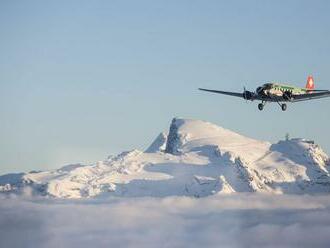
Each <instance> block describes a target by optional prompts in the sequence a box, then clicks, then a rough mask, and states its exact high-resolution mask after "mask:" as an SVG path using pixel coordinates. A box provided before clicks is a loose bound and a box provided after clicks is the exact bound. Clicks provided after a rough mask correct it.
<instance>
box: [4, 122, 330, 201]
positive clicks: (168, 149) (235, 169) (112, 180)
mask: <svg viewBox="0 0 330 248" xmlns="http://www.w3.org/2000/svg"><path fill="white" fill-rule="evenodd" d="M164 151H165V152H164ZM329 170H330V168H329V157H328V156H327V154H325V153H324V152H323V151H322V149H321V148H320V147H319V146H318V145H316V144H314V142H311V141H308V140H304V139H291V140H286V141H280V142H278V143H276V144H270V143H269V142H264V141H259V140H255V139H251V138H248V137H245V136H242V135H240V134H237V133H235V132H233V131H230V130H227V129H224V128H222V127H219V126H216V125H214V124H211V123H208V122H204V121H200V120H188V119H179V118H175V119H173V121H172V123H171V126H170V129H169V134H168V136H166V135H165V134H164V133H163V134H161V135H159V136H158V137H157V138H156V139H155V141H154V142H153V143H152V145H151V146H150V147H149V148H148V149H147V150H146V151H145V152H141V151H138V150H133V151H129V152H123V153H121V154H119V155H117V156H109V158H108V159H106V160H104V161H98V162H96V163H93V164H89V165H83V164H73V165H67V166H64V167H62V168H60V169H58V170H54V171H45V172H30V173H26V174H25V173H20V174H8V175H4V176H0V192H3V193H17V194H21V193H24V192H27V191H28V192H30V191H31V192H32V193H33V194H37V195H47V196H52V197H58V198H84V197H98V196H100V197H104V196H126V197H129V196H134V197H142V196H143V197H144V196H154V197H165V196H172V195H179V196H180V195H185V196H193V197H205V196H208V195H212V194H230V193H233V192H268V193H276V194H281V193H293V194H300V193H320V192H330V174H329Z"/></svg>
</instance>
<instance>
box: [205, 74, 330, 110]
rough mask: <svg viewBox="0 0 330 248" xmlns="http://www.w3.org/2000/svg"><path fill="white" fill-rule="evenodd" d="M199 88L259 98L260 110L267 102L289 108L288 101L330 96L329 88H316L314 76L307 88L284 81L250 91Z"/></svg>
mask: <svg viewBox="0 0 330 248" xmlns="http://www.w3.org/2000/svg"><path fill="white" fill-rule="evenodd" d="M199 90H203V91H208V92H212V93H218V94H223V95H229V96H236V97H241V98H243V99H245V100H249V101H254V100H258V101H261V103H259V104H258V108H259V110H263V109H264V106H265V105H266V103H267V102H276V103H278V105H280V106H281V108H282V110H283V111H285V110H286V109H287V105H286V103H287V102H292V103H293V102H300V101H307V100H313V99H319V98H323V97H330V91H329V90H316V89H315V85H314V79H313V77H312V76H308V78H307V84H306V87H305V88H298V87H294V86H289V85H286V84H282V83H266V84H264V85H262V86H260V87H258V88H257V89H256V91H255V92H252V91H248V90H246V89H245V88H244V91H243V93H236V92H228V91H220V90H209V89H202V88H199Z"/></svg>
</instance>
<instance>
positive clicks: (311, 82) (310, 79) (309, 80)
mask: <svg viewBox="0 0 330 248" xmlns="http://www.w3.org/2000/svg"><path fill="white" fill-rule="evenodd" d="M314 88H315V86H314V79H313V76H311V75H309V76H308V78H307V83H306V89H308V90H314Z"/></svg>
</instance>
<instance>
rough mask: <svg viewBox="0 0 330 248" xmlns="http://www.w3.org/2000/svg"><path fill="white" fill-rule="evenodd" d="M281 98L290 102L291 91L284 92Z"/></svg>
mask: <svg viewBox="0 0 330 248" xmlns="http://www.w3.org/2000/svg"><path fill="white" fill-rule="evenodd" d="M283 98H284V99H285V100H291V99H292V92H291V91H285V92H284V93H283Z"/></svg>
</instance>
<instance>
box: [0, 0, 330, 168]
mask: <svg viewBox="0 0 330 248" xmlns="http://www.w3.org/2000/svg"><path fill="white" fill-rule="evenodd" d="M329 13H330V2H329V1H302V0H297V1H294V0H290V1H284V0H283V1H255V0H253V1H1V3H0V37H1V39H0V166H1V167H0V173H7V172H14V171H28V170H32V169H41V170H46V169H51V168H57V167H59V166H61V165H64V164H67V163H75V162H80V161H95V160H102V159H104V158H105V157H107V155H109V154H115V153H118V152H121V151H123V150H130V149H133V148H138V149H144V148H146V147H147V146H148V145H149V144H150V143H151V142H152V140H153V139H154V138H155V137H156V136H157V135H158V133H159V132H161V131H163V130H166V129H167V128H168V126H169V124H170V121H171V119H172V118H173V117H175V116H180V117H186V118H194V119H203V120H207V121H210V122H214V123H216V124H218V125H220V126H223V127H226V128H229V129H232V130H234V131H238V132H240V133H242V134H245V135H247V136H251V137H254V138H258V139H263V140H269V141H271V142H276V141H278V140H279V139H283V138H284V136H285V133H287V132H288V133H289V134H290V136H291V137H304V138H311V139H314V140H315V141H316V142H317V143H319V144H320V145H321V146H322V147H323V148H324V149H325V150H326V151H327V152H330V134H329V122H330V110H329V109H330V99H325V100H318V101H314V102H304V103H297V104H293V105H289V106H288V111H287V112H285V113H283V112H282V111H281V110H280V109H279V106H277V105H276V104H273V105H267V106H266V108H265V111H263V112H259V111H258V110H257V106H256V105H257V104H256V103H250V104H246V103H245V102H244V101H242V100H240V99H232V98H230V97H224V96H223V97H222V96H218V95H212V94H206V93H203V92H199V91H197V90H196V89H197V88H198V87H210V88H215V89H223V90H232V91H242V90H243V86H246V87H247V88H249V89H252V90H254V89H255V88H256V87H257V86H258V85H259V84H262V83H264V82H267V81H284V82H289V83H292V84H295V85H297V86H304V85H305V82H306V78H307V75H308V74H313V75H314V79H315V83H316V87H318V88H322V89H329V88H330V72H329V68H330V56H329V54H330V29H329V24H330V16H329Z"/></svg>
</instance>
